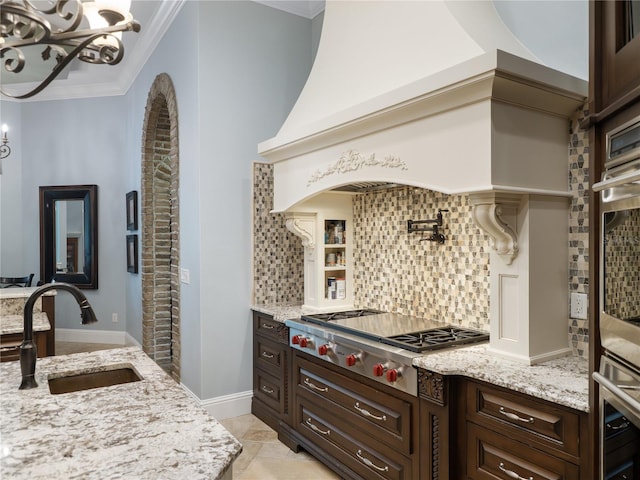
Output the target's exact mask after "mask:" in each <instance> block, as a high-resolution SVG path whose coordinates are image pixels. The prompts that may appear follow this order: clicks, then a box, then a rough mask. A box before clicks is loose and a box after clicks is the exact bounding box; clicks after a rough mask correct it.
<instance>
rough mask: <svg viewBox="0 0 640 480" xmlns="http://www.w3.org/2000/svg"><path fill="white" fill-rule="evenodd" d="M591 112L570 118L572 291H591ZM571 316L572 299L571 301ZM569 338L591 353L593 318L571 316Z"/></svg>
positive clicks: (576, 346) (575, 348)
mask: <svg viewBox="0 0 640 480" xmlns="http://www.w3.org/2000/svg"><path fill="white" fill-rule="evenodd" d="M588 114H589V111H588V110H587V108H586V106H585V108H583V109H580V110H578V111H576V112H575V114H574V115H573V116H572V117H571V119H570V131H571V137H570V143H569V191H570V192H571V195H572V196H571V207H570V210H569V293H570V294H571V292H576V293H588V292H589V182H590V180H591V178H590V176H589V132H588V131H586V130H581V129H580V122H581V121H582V120H583V119H584V118H585V117H586V116H587V115H588ZM567 318H569V301H568V300H567ZM569 341H570V345H571V347H572V348H573V351H574V353H575V354H578V355H580V356H583V357H586V356H587V355H588V353H589V321H588V320H581V319H575V318H569Z"/></svg>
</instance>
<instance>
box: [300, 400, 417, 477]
mask: <svg viewBox="0 0 640 480" xmlns="http://www.w3.org/2000/svg"><path fill="white" fill-rule="evenodd" d="M296 417H297V419H298V425H297V430H298V431H299V432H300V433H301V434H302V435H304V436H305V437H307V438H309V439H310V440H311V441H312V442H313V443H314V444H315V445H316V446H318V447H319V448H321V449H322V450H324V451H325V452H326V453H327V454H329V455H330V456H331V457H333V458H335V459H336V460H337V461H339V462H341V463H342V464H344V465H345V466H347V467H348V468H349V469H351V470H353V471H354V472H355V473H356V474H358V475H359V476H360V477H362V478H364V479H367V480H373V479H384V480H387V479H388V480H408V479H411V478H413V475H412V463H411V460H410V459H408V458H407V457H404V456H402V455H400V454H398V453H397V452H394V451H393V449H389V448H388V447H384V445H382V444H379V443H376V440H375V438H371V437H369V443H365V442H363V441H362V439H361V438H360V437H359V435H361V434H362V432H360V431H359V430H358V428H357V427H354V426H353V425H351V424H349V423H346V422H344V421H342V418H339V417H337V416H334V415H333V414H331V413H329V412H327V411H326V410H324V409H323V408H321V407H319V406H317V405H315V404H314V403H312V402H309V401H308V400H306V399H303V398H299V399H298V403H297V413H296ZM372 443H373V444H374V445H377V446H379V447H382V448H375V447H372V445H371V444H372ZM381 450H383V451H381Z"/></svg>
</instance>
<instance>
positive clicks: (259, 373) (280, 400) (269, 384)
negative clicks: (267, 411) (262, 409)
mask: <svg viewBox="0 0 640 480" xmlns="http://www.w3.org/2000/svg"><path fill="white" fill-rule="evenodd" d="M253 376H254V378H253V386H254V390H253V394H254V396H255V397H256V398H257V399H259V400H260V401H262V402H264V403H265V404H267V405H268V406H269V407H271V408H272V409H273V410H274V411H276V412H277V413H279V414H285V413H286V401H285V400H286V398H285V388H284V384H283V383H282V380H279V379H277V378H276V377H273V376H271V375H269V374H268V373H266V372H264V371H263V370H260V369H254V373H253Z"/></svg>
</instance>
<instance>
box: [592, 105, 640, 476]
mask: <svg viewBox="0 0 640 480" xmlns="http://www.w3.org/2000/svg"><path fill="white" fill-rule="evenodd" d="M606 142H607V158H606V161H605V173H604V175H603V178H602V181H601V182H599V183H596V184H594V185H593V190H594V191H596V192H601V193H600V195H601V197H600V206H601V212H602V222H601V232H600V242H601V243H600V247H601V251H600V254H601V259H600V262H601V263H600V279H599V280H600V312H599V320H600V337H601V342H602V347H603V357H602V359H601V363H600V370H599V371H598V372H594V373H593V378H594V380H595V381H596V382H597V383H598V391H599V396H600V407H599V410H600V411H599V423H600V465H601V468H600V478H601V479H606V480H613V479H615V480H623V479H626V480H631V479H633V480H639V479H640V117H637V118H635V119H633V120H631V121H630V122H627V123H626V124H624V125H622V126H620V127H618V128H616V129H615V130H613V131H611V132H609V133H608V134H607V138H606Z"/></svg>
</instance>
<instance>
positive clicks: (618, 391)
mask: <svg viewBox="0 0 640 480" xmlns="http://www.w3.org/2000/svg"><path fill="white" fill-rule="evenodd" d="M591 376H592V377H593V379H594V380H595V381H596V382H598V383H599V384H600V385H602V386H603V387H604V388H606V389H607V390H609V391H610V392H611V393H613V394H614V395H615V396H617V397H618V398H620V400H622V401H623V402H624V403H626V404H627V405H628V406H629V407H630V408H632V409H633V410H634V411H635V412H640V402H638V401H637V400H636V399H635V398H633V397H632V396H631V395H629V394H628V393H627V392H625V391H624V388H621V387H619V386H617V385H616V384H615V383H613V382H612V381H611V380H609V379H608V378H606V377H604V376H602V375H600V373H598V372H593V373H592V374H591Z"/></svg>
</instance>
